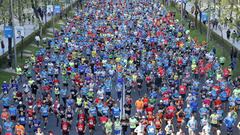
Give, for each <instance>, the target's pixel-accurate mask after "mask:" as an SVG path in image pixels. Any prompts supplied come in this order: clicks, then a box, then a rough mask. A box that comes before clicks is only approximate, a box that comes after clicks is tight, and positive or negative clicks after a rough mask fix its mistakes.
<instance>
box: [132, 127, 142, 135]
mask: <svg viewBox="0 0 240 135" xmlns="http://www.w3.org/2000/svg"><path fill="white" fill-rule="evenodd" d="M134 132H135V133H137V135H144V126H142V125H139V126H137V127H136V128H135V130H134Z"/></svg>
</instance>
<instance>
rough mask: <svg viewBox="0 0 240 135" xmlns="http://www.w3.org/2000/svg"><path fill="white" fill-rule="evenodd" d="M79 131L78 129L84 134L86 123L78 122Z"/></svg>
mask: <svg viewBox="0 0 240 135" xmlns="http://www.w3.org/2000/svg"><path fill="white" fill-rule="evenodd" d="M77 129H78V131H80V132H83V131H84V129H85V124H84V122H78V123H77Z"/></svg>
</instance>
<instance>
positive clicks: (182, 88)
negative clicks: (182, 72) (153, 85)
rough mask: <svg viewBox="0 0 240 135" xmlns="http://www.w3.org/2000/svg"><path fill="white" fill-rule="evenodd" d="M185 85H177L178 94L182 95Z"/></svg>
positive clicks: (185, 88)
mask: <svg viewBox="0 0 240 135" xmlns="http://www.w3.org/2000/svg"><path fill="white" fill-rule="evenodd" d="M186 91H187V87H186V86H185V85H180V86H179V94H181V95H184V94H186Z"/></svg>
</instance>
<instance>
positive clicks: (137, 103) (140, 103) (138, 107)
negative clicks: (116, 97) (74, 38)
mask: <svg viewBox="0 0 240 135" xmlns="http://www.w3.org/2000/svg"><path fill="white" fill-rule="evenodd" d="M135 105H136V108H137V109H143V105H144V104H143V101H142V100H137V101H136V102H135Z"/></svg>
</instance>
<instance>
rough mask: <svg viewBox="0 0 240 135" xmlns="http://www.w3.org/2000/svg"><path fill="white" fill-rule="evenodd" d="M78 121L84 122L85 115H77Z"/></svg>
mask: <svg viewBox="0 0 240 135" xmlns="http://www.w3.org/2000/svg"><path fill="white" fill-rule="evenodd" d="M78 119H81V120H83V121H84V120H85V114H84V113H81V114H78Z"/></svg>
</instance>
